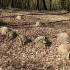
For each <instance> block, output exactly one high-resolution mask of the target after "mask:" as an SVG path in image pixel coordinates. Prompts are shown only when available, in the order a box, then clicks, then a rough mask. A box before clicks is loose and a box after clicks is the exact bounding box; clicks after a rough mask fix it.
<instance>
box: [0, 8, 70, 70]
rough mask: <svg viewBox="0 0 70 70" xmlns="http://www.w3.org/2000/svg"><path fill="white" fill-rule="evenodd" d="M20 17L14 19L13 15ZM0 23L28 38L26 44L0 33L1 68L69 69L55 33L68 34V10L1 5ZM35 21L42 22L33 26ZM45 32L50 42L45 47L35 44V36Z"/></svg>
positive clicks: (69, 26) (30, 69)
mask: <svg viewBox="0 0 70 70" xmlns="http://www.w3.org/2000/svg"><path fill="white" fill-rule="evenodd" d="M17 15H21V17H22V19H21V20H17V19H16V16H17ZM0 20H1V21H0V27H2V26H7V27H9V28H10V29H11V30H12V31H15V32H16V33H17V34H21V35H25V36H27V38H28V39H30V40H31V41H30V42H29V43H28V44H26V45H20V44H19V43H18V44H16V43H15V41H14V40H8V39H6V38H5V37H3V36H1V35H0V68H2V69H3V70H70V60H65V59H63V58H61V56H60V55H59V54H58V52H57V48H58V46H59V45H58V43H57V34H58V33H60V32H67V33H68V34H70V13H68V12H67V11H60V12H49V11H41V12H40V11H18V10H7V9H5V10H4V9H0ZM37 21H41V22H43V23H44V26H42V27H35V26H34V25H35V24H36V22H37ZM38 36H46V37H47V38H48V40H49V42H50V44H49V45H47V46H46V47H40V46H35V45H34V39H35V38H36V37H38Z"/></svg>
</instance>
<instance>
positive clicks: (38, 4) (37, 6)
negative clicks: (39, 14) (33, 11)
mask: <svg viewBox="0 0 70 70" xmlns="http://www.w3.org/2000/svg"><path fill="white" fill-rule="evenodd" d="M37 10H39V0H37Z"/></svg>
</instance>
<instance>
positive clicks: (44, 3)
mask: <svg viewBox="0 0 70 70" xmlns="http://www.w3.org/2000/svg"><path fill="white" fill-rule="evenodd" d="M43 4H44V9H45V10H47V7H46V4H45V0H43Z"/></svg>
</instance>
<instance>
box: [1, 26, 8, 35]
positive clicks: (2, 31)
mask: <svg viewBox="0 0 70 70" xmlns="http://www.w3.org/2000/svg"><path fill="white" fill-rule="evenodd" d="M0 32H1V35H6V34H7V33H8V32H9V28H8V27H1V29H0Z"/></svg>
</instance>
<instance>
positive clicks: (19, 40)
mask: <svg viewBox="0 0 70 70" xmlns="http://www.w3.org/2000/svg"><path fill="white" fill-rule="evenodd" d="M27 42H28V39H27V37H26V36H24V35H18V36H17V38H16V43H19V44H22V45H25V44H26V43H27Z"/></svg>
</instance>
